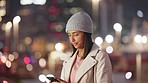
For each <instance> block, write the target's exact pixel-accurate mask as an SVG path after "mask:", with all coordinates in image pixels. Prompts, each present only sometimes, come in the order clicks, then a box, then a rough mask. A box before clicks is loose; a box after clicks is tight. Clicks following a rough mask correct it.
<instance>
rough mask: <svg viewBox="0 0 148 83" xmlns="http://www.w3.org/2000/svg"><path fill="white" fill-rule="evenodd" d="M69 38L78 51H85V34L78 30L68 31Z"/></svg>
mask: <svg viewBox="0 0 148 83" xmlns="http://www.w3.org/2000/svg"><path fill="white" fill-rule="evenodd" d="M67 34H68V36H69V40H70V42H71V44H72V45H73V46H74V47H75V48H76V49H83V48H84V32H82V31H77V30H69V31H67Z"/></svg>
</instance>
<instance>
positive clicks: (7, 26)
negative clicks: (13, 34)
mask: <svg viewBox="0 0 148 83" xmlns="http://www.w3.org/2000/svg"><path fill="white" fill-rule="evenodd" d="M11 28H12V23H11V22H10V21H9V22H7V23H6V25H5V31H6V41H5V46H4V52H6V53H8V52H9V43H10V42H9V39H10V31H11Z"/></svg>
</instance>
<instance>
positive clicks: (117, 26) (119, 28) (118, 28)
mask: <svg viewBox="0 0 148 83" xmlns="http://www.w3.org/2000/svg"><path fill="white" fill-rule="evenodd" d="M113 28H114V30H115V31H117V32H120V31H121V30H122V26H121V24H120V23H115V24H114V25H113Z"/></svg>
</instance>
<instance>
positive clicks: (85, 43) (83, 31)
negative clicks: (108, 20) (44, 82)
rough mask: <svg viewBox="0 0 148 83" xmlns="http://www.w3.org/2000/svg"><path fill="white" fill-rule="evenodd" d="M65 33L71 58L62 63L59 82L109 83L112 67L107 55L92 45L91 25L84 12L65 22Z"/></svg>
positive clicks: (90, 20)
mask: <svg viewBox="0 0 148 83" xmlns="http://www.w3.org/2000/svg"><path fill="white" fill-rule="evenodd" d="M66 33H67V34H68V36H69V40H70V43H71V45H72V47H73V54H72V56H71V58H70V59H69V60H67V61H64V63H63V68H62V72H61V79H58V80H59V82H52V83H111V80H112V67H111V62H110V59H109V56H108V54H107V53H105V52H103V51H101V50H99V47H98V46H97V45H96V44H95V43H93V41H92V38H91V35H92V33H93V23H92V19H91V17H90V16H89V15H88V14H87V13H85V12H78V13H75V14H74V15H73V16H72V17H71V18H70V19H69V20H68V22H67V25H66Z"/></svg>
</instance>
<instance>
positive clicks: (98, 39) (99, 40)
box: [95, 37, 103, 46]
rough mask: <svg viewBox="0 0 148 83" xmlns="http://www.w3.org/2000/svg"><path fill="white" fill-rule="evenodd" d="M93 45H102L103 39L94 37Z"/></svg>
mask: <svg viewBox="0 0 148 83" xmlns="http://www.w3.org/2000/svg"><path fill="white" fill-rule="evenodd" d="M95 43H96V44H97V45H98V46H100V45H101V44H102V43H103V39H102V38H101V37H96V39H95Z"/></svg>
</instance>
